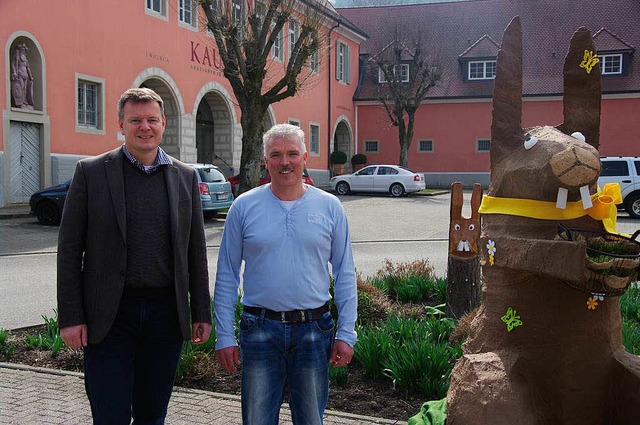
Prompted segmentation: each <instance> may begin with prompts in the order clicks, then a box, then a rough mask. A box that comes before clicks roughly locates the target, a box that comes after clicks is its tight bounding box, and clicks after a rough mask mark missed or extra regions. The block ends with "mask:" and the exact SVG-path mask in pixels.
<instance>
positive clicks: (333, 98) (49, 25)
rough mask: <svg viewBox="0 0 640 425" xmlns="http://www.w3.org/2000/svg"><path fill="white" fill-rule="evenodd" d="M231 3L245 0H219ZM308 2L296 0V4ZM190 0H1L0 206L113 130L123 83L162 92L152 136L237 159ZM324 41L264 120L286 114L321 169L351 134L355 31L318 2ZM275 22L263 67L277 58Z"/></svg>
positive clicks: (112, 140)
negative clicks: (162, 124)
mask: <svg viewBox="0 0 640 425" xmlns="http://www.w3.org/2000/svg"><path fill="white" fill-rule="evenodd" d="M230 1H231V2H232V5H233V6H234V8H235V9H236V10H238V11H239V13H242V14H246V13H248V11H249V10H250V9H251V7H252V6H253V1H251V3H250V4H248V2H247V1H244V0H230ZM312 2H313V3H316V2H315V1H312V0H304V1H303V2H302V3H303V4H308V3H312ZM196 4H197V2H192V1H191V0H111V1H102V0H86V1H72V0H60V1H55V2H42V1H38V0H2V1H1V2H0V40H4V44H3V47H4V54H3V55H2V57H1V59H0V66H2V69H4V70H5V72H4V79H2V80H0V81H1V82H2V83H1V84H0V109H1V110H2V121H1V122H0V135H1V137H2V138H1V139H0V206H2V205H6V204H13V203H21V202H27V201H28V200H29V197H30V195H31V194H32V193H33V192H35V191H37V190H39V189H40V188H43V187H46V186H50V185H51V184H57V183H61V182H63V181H65V180H67V179H68V178H70V177H71V175H72V173H73V169H74V166H75V163H76V161H77V160H78V159H80V158H82V157H85V156H89V155H96V154H99V153H102V152H104V151H107V150H110V149H112V148H114V147H116V146H118V145H119V144H121V143H122V142H123V140H122V138H121V136H120V135H119V133H118V131H117V123H116V119H117V113H116V104H117V100H118V98H119V96H120V94H121V93H122V92H123V91H125V90H126V89H128V88H131V87H142V86H144V87H150V88H152V89H154V90H156V91H157V92H158V93H159V94H160V95H161V96H162V98H163V100H164V101H165V105H166V106H165V107H166V111H165V112H166V115H167V129H166V132H165V138H164V142H163V145H162V146H163V148H164V149H165V150H166V151H167V152H168V153H169V154H171V155H173V156H174V157H176V158H178V159H180V160H182V161H184V162H209V163H213V164H216V165H218V166H220V167H221V169H222V170H223V171H224V172H226V173H227V174H229V173H232V172H235V171H236V170H237V168H238V167H239V164H240V153H241V150H242V147H241V136H242V130H241V126H240V110H239V108H238V107H237V106H236V102H235V99H234V96H233V91H232V90H231V87H230V86H229V84H228V82H227V80H226V79H225V78H224V77H223V75H222V70H221V67H222V65H221V61H220V58H219V56H218V52H217V48H216V46H215V41H214V40H213V37H212V36H210V35H208V34H207V31H206V27H205V25H204V21H203V19H204V14H203V13H202V11H201V10H198V7H196V6H195V5H196ZM322 14H323V18H324V22H323V25H324V26H323V28H322V30H321V32H322V33H323V35H324V36H325V38H326V40H325V44H326V45H325V46H324V47H323V49H322V51H321V52H320V54H319V61H318V65H317V67H314V68H313V69H312V68H311V67H309V68H306V69H305V70H304V71H303V72H304V73H305V84H304V86H303V87H302V89H301V90H300V91H299V93H298V95H297V96H296V97H295V98H290V99H288V100H286V101H283V102H281V103H278V104H275V105H273V106H272V108H271V109H270V110H269V116H268V118H267V120H266V121H267V122H266V124H267V126H270V125H272V124H274V123H280V122H291V123H296V124H298V125H299V126H300V127H301V128H303V129H304V131H305V134H306V141H307V148H308V150H309V152H310V155H309V161H308V169H309V171H310V173H311V174H312V176H313V177H314V179H316V180H317V181H318V182H320V183H322V182H323V181H328V179H329V171H328V168H329V165H328V162H329V153H330V151H331V150H333V149H334V148H338V149H342V150H346V151H350V150H352V149H353V148H352V147H353V146H354V142H353V134H354V122H355V110H354V105H353V94H354V92H355V88H356V85H357V81H358V74H357V72H358V67H357V63H358V46H359V44H360V43H361V42H362V41H363V40H364V39H365V38H366V34H364V33H363V32H362V31H360V30H359V29H358V28H356V27H355V26H354V25H352V24H350V23H349V22H347V21H345V20H342V19H341V17H340V15H338V14H337V13H336V12H335V10H334V9H333V8H332V7H331V6H327V7H324V8H322ZM295 31H299V28H295V26H289V25H287V24H285V27H284V29H283V33H282V34H281V37H280V39H279V42H278V43H277V46H275V47H274V49H273V50H272V63H271V65H270V68H269V72H271V73H275V74H277V73H278V72H281V70H282V69H283V67H284V66H286V63H287V59H288V54H289V51H290V46H289V44H288V43H289V40H290V33H291V32H295Z"/></svg>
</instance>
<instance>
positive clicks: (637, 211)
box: [625, 193, 640, 218]
mask: <svg viewBox="0 0 640 425" xmlns="http://www.w3.org/2000/svg"><path fill="white" fill-rule="evenodd" d="M625 209H626V210H627V212H628V213H629V215H630V216H631V217H633V218H640V193H634V194H633V195H629V199H628V200H627V202H626V205H625Z"/></svg>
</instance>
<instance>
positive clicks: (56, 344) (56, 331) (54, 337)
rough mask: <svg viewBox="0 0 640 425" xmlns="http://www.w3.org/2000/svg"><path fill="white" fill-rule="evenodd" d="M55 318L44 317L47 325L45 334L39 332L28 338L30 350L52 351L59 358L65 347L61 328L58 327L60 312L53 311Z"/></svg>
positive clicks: (27, 343)
mask: <svg viewBox="0 0 640 425" xmlns="http://www.w3.org/2000/svg"><path fill="white" fill-rule="evenodd" d="M53 313H54V316H53V317H48V316H46V315H42V316H41V317H42V319H43V320H44V323H45V332H44V333H42V332H38V333H37V334H31V335H27V336H26V340H25V344H26V347H27V348H28V349H29V350H33V349H36V348H38V349H40V350H50V351H51V354H52V355H53V356H57V355H58V353H59V352H60V350H61V349H62V348H63V347H64V342H63V341H62V338H61V337H60V327H59V326H58V312H57V311H56V310H53Z"/></svg>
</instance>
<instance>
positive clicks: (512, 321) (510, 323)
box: [501, 307, 522, 332]
mask: <svg viewBox="0 0 640 425" xmlns="http://www.w3.org/2000/svg"><path fill="white" fill-rule="evenodd" d="M501 320H502V321H503V322H504V323H506V324H507V331H508V332H511V330H512V329H513V328H516V327H518V326H522V320H520V316H518V315H517V314H516V311H515V310H514V309H512V308H511V307H509V309H508V310H507V314H505V315H504V316H502V318H501Z"/></svg>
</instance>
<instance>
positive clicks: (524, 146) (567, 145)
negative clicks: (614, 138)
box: [494, 126, 601, 202]
mask: <svg viewBox="0 0 640 425" xmlns="http://www.w3.org/2000/svg"><path fill="white" fill-rule="evenodd" d="M600 167H601V166H600V159H599V155H598V151H597V150H596V149H595V148H594V147H593V146H591V145H589V144H587V143H585V142H583V141H580V140H579V139H577V138H575V137H572V136H569V135H567V134H564V133H563V132H561V131H560V130H558V129H557V128H555V127H551V126H544V127H533V128H529V129H526V130H525V131H524V132H523V137H522V143H521V145H520V146H519V147H517V148H514V149H513V151H512V152H510V154H509V155H507V156H506V157H505V158H503V160H502V161H501V162H500V164H499V167H496V169H498V168H499V170H496V171H499V172H496V173H494V174H495V177H499V182H496V183H497V184H496V185H494V188H496V189H497V190H496V192H495V193H496V194H497V195H498V196H504V197H509V198H522V199H536V200H541V201H552V202H556V201H557V200H558V192H559V191H560V193H561V195H560V197H562V196H564V201H565V202H566V201H567V200H569V201H576V200H579V199H580V198H581V195H582V194H584V193H585V191H586V193H587V194H588V193H589V188H590V187H591V186H593V185H594V184H595V183H596V181H597V179H598V175H599V174H600ZM580 188H585V189H583V190H582V193H581V192H580ZM563 194H564V195H563Z"/></svg>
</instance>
